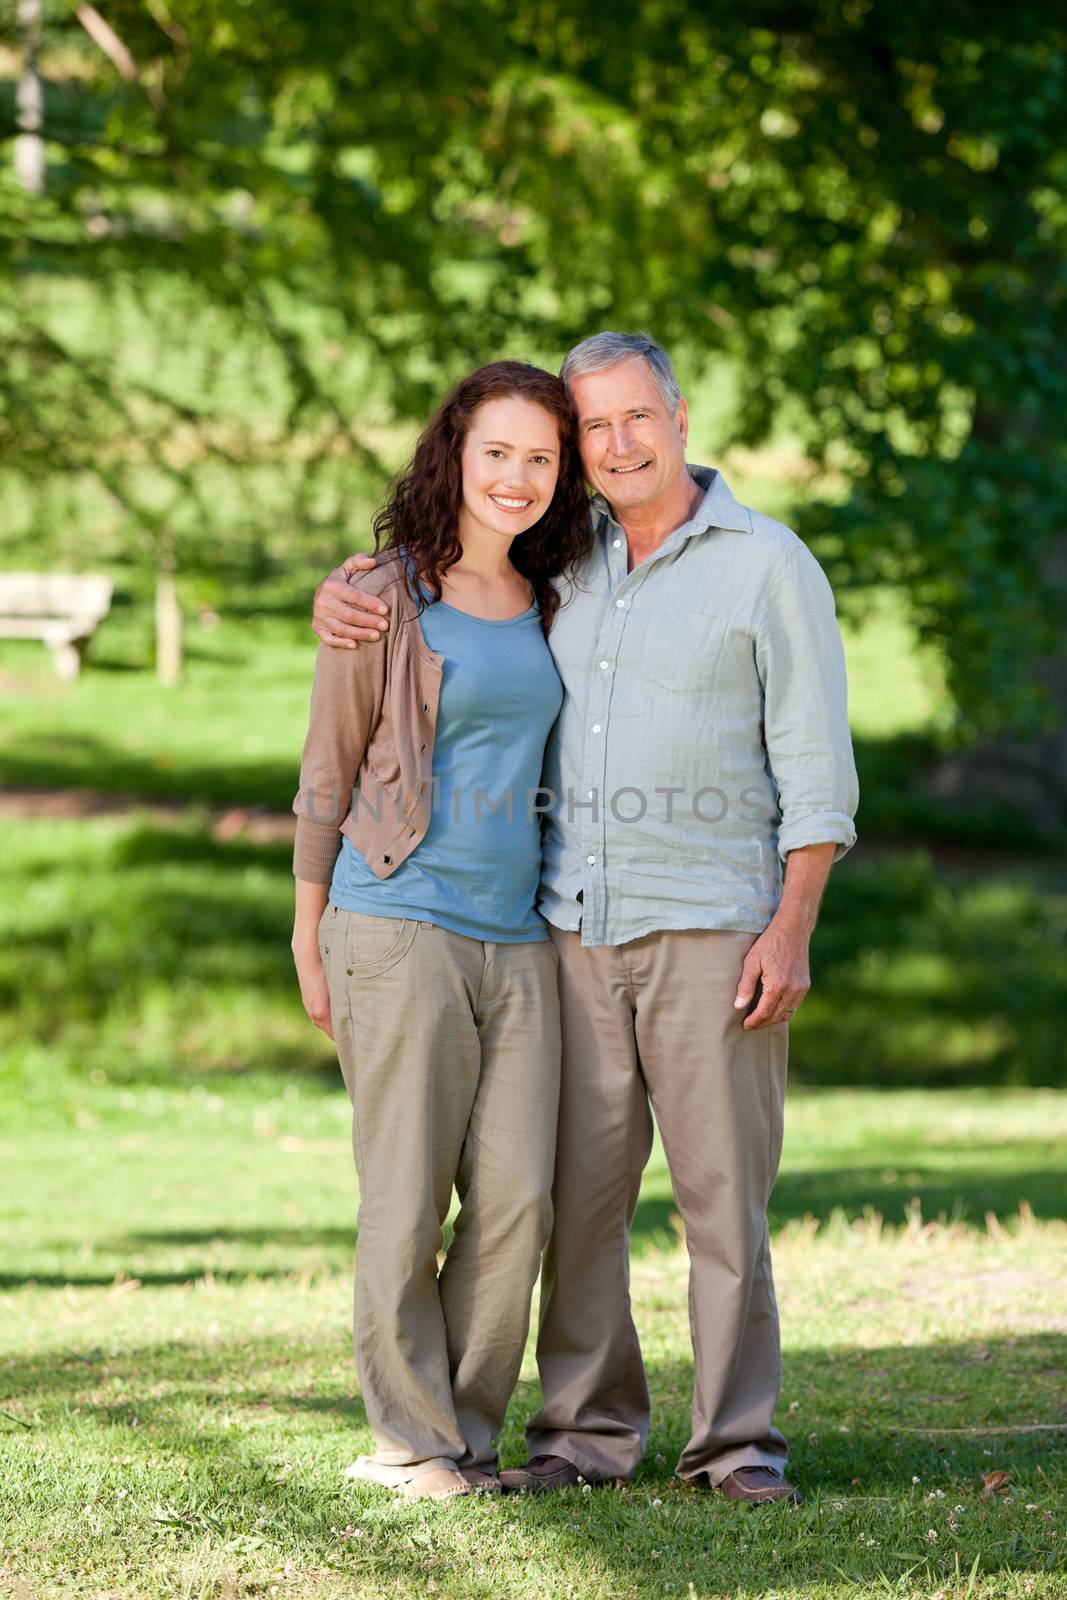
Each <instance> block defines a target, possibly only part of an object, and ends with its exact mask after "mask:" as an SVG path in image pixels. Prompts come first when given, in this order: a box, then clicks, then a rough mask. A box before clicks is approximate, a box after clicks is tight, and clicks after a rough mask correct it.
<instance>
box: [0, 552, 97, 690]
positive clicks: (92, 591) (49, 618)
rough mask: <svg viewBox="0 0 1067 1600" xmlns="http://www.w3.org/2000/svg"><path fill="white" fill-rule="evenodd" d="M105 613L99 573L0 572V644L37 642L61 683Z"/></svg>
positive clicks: (73, 673)
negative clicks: (2, 641)
mask: <svg viewBox="0 0 1067 1600" xmlns="http://www.w3.org/2000/svg"><path fill="white" fill-rule="evenodd" d="M110 609H111V579H110V578H105V577H103V576H102V575H101V574H100V573H99V572H80V573H65V572H0V639H40V640H42V641H43V642H44V643H45V644H46V645H47V646H48V648H49V650H51V652H52V659H53V661H54V662H55V667H56V671H57V673H58V674H59V676H60V677H61V678H62V679H63V680H64V682H70V681H71V680H72V679H73V678H76V677H77V676H78V673H79V672H80V671H81V665H82V662H83V660H84V659H85V652H86V649H87V648H88V645H89V640H90V638H91V637H92V634H93V630H94V629H95V628H96V626H97V624H98V623H99V622H101V621H102V620H103V618H104V617H106V616H107V614H108V612H109V611H110Z"/></svg>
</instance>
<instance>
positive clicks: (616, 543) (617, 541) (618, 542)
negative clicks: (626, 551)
mask: <svg viewBox="0 0 1067 1600" xmlns="http://www.w3.org/2000/svg"><path fill="white" fill-rule="evenodd" d="M611 542H612V545H613V546H614V548H615V549H616V550H621V549H622V540H621V539H612V541H611Z"/></svg>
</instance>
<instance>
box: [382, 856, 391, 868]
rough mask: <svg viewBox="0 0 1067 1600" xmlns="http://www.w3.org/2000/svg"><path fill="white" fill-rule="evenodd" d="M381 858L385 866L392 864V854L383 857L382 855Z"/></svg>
mask: <svg viewBox="0 0 1067 1600" xmlns="http://www.w3.org/2000/svg"><path fill="white" fill-rule="evenodd" d="M382 860H383V861H384V863H385V865H386V866H387V867H391V866H392V864H393V858H392V856H383V857H382Z"/></svg>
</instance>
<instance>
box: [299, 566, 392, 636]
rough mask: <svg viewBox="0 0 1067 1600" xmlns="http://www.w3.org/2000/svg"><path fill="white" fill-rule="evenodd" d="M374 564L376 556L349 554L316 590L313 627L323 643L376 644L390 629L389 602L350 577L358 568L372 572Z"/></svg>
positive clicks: (360, 570) (361, 570)
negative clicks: (367, 590) (356, 583)
mask: <svg viewBox="0 0 1067 1600" xmlns="http://www.w3.org/2000/svg"><path fill="white" fill-rule="evenodd" d="M374 565H375V561H374V557H373V556H370V555H357V556H349V558H348V560H347V561H345V562H343V563H342V564H341V566H339V567H336V568H335V569H334V570H333V572H331V573H330V575H329V577H328V578H324V579H323V580H322V582H321V583H320V584H319V586H318V588H317V589H316V590H315V604H314V606H313V608H312V613H311V628H312V632H313V633H316V634H318V636H319V638H320V639H321V640H322V642H323V644H328V645H333V646H335V647H336V648H338V649H341V650H356V649H358V648H359V645H360V644H374V643H375V641H376V640H378V639H380V638H381V637H382V635H383V634H384V633H385V632H386V631H387V629H388V627H389V608H388V606H386V605H384V604H383V603H382V601H381V600H379V599H378V597H377V596H376V595H373V594H364V592H363V590H362V589H357V588H355V586H354V585H353V584H351V583H349V581H348V580H349V578H351V577H352V576H353V575H354V574H355V573H357V572H372V571H373V570H374Z"/></svg>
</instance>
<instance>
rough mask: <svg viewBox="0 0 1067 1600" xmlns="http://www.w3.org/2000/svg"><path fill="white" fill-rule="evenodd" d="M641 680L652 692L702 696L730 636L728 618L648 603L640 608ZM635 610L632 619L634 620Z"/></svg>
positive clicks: (707, 688)
mask: <svg viewBox="0 0 1067 1600" xmlns="http://www.w3.org/2000/svg"><path fill="white" fill-rule="evenodd" d="M640 614H641V622H642V631H641V639H640V646H639V651H638V663H639V674H640V680H641V682H642V683H643V684H644V685H645V687H646V688H648V689H649V690H650V691H652V692H653V693H654V692H655V691H656V690H657V689H660V690H670V691H671V692H672V693H674V694H705V693H707V692H708V691H709V690H710V689H711V688H712V687H713V686H714V683H715V677H716V671H717V668H718V664H719V657H720V656H721V655H722V651H723V647H724V645H725V644H726V641H727V638H728V637H729V634H730V622H729V619H728V618H727V617H719V616H711V615H708V614H707V613H705V612H702V611H687V610H684V609H683V608H682V607H680V606H669V605H663V604H660V603H659V602H657V601H651V602H649V603H648V604H647V605H645V606H641V607H640ZM637 615H638V612H637V609H636V608H635V615H634V618H633V620H634V621H636V620H637Z"/></svg>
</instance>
